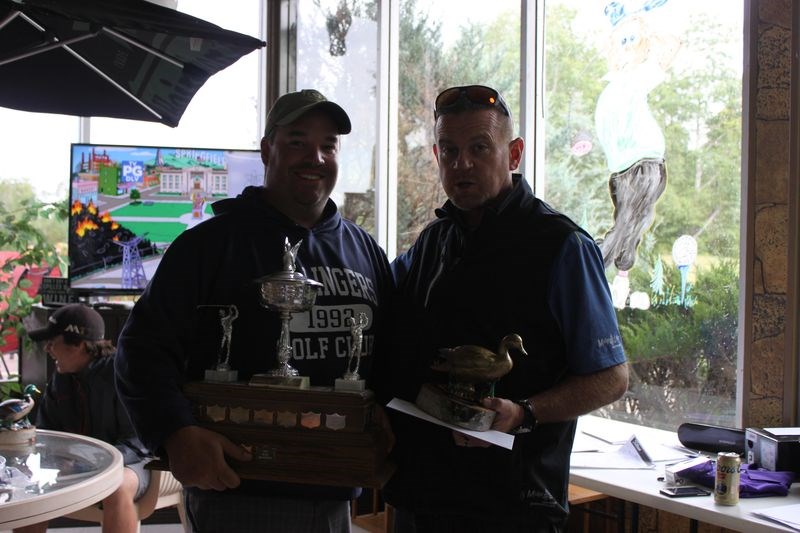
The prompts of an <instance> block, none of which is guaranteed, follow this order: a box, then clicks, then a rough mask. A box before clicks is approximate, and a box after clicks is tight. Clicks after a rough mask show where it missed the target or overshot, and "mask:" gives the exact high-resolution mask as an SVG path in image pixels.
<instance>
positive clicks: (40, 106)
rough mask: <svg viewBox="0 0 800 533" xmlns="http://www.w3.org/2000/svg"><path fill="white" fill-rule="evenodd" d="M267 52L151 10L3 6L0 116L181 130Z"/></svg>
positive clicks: (57, 3) (98, 2)
mask: <svg viewBox="0 0 800 533" xmlns="http://www.w3.org/2000/svg"><path fill="white" fill-rule="evenodd" d="M221 9H224V8H222V7H221ZM265 45H266V43H264V42H263V41H261V40H258V39H255V38H253V37H250V36H247V35H243V34H241V33H236V32H233V31H229V30H225V29H223V28H220V27H219V26H216V25H214V24H211V23H209V22H206V21H204V20H201V19H198V18H195V17H192V16H190V15H186V14H184V13H180V12H178V11H175V10H172V9H169V8H166V7H162V6H159V5H156V4H152V3H150V2H146V1H145V0H0V106H2V107H10V108H13V109H20V110H23V111H37V112H43V113H59V114H65V115H77V116H87V117H88V116H102V117H113V118H127V119H134V120H146V121H150V122H161V123H163V124H166V125H168V126H173V127H174V126H177V125H178V121H179V120H180V118H181V116H182V115H183V112H184V111H185V110H186V106H187V105H189V101H191V99H192V98H193V97H194V95H195V93H196V92H197V90H198V89H200V87H202V85H203V84H204V83H205V82H206V80H207V79H208V78H209V77H211V76H212V75H214V74H216V73H217V72H219V71H220V70H222V69H224V68H226V67H228V66H229V65H231V64H233V63H234V62H235V61H237V60H238V59H239V58H240V57H242V56H243V55H245V54H248V53H250V52H252V51H253V50H255V49H257V48H260V47H262V46H265Z"/></svg>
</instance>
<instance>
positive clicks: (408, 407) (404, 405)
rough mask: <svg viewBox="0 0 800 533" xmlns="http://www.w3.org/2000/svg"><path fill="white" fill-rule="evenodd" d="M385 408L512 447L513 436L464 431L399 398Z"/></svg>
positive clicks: (507, 447) (504, 446) (499, 432)
mask: <svg viewBox="0 0 800 533" xmlns="http://www.w3.org/2000/svg"><path fill="white" fill-rule="evenodd" d="M386 407H389V408H391V409H394V410H395V411H400V412H401V413H405V414H407V415H411V416H413V417H416V418H419V419H420V420H425V421H427V422H431V423H433V424H436V425H439V426H443V427H446V428H450V429H452V430H455V431H458V432H459V433H463V434H464V435H469V436H470V437H475V438H476V439H480V440H482V441H485V442H488V443H490V444H494V445H496V446H500V447H502V448H505V449H507V450H510V449H512V448H513V447H514V435H509V434H508V433H503V432H501V431H495V430H493V429H490V430H488V431H472V430H469V429H464V428H462V427H459V426H454V425H453V424H448V423H447V422H443V421H441V420H439V419H438V418H435V417H433V416H431V415H429V414H428V413H426V412H425V411H423V410H422V409H420V408H419V407H417V406H416V405H414V404H413V403H411V402H407V401H405V400H401V399H400V398H392V401H391V402H389V403H388V404H387V405H386Z"/></svg>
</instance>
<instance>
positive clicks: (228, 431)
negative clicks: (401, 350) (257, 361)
mask: <svg viewBox="0 0 800 533" xmlns="http://www.w3.org/2000/svg"><path fill="white" fill-rule="evenodd" d="M183 390H184V394H186V396H187V398H189V400H190V401H191V402H192V407H193V410H194V415H195V419H196V420H198V422H199V423H200V425H201V426H203V427H205V428H207V429H210V430H212V431H216V432H217V433H221V434H223V435H225V436H226V437H228V438H229V439H231V440H232V441H233V442H235V443H237V444H240V445H242V446H244V447H245V448H247V449H248V450H249V451H251V453H252V454H253V456H254V459H253V460H252V461H248V462H242V463H232V466H233V467H234V470H235V471H236V472H237V473H238V474H239V475H240V476H241V477H242V478H244V479H262V480H273V481H286V482H291V483H304V484H312V485H332V486H345V487H370V488H378V489H379V488H381V487H383V485H384V484H385V483H386V481H387V480H388V479H389V477H390V476H391V474H392V472H393V471H394V467H393V465H391V464H390V463H388V462H387V460H386V456H387V454H388V450H389V439H388V436H387V435H386V434H385V432H384V431H383V429H382V428H381V427H380V426H378V425H377V424H374V423H373V410H374V407H375V402H374V396H373V393H372V391H368V390H367V391H361V392H337V391H334V390H333V389H332V388H330V387H311V388H309V389H306V390H292V389H273V388H271V387H263V386H252V385H248V384H247V383H243V382H237V383H209V382H193V383H188V384H186V385H185V386H184V389H183ZM152 466H153V467H154V468H157V469H165V470H166V469H168V464H166V463H155V464H153V465H152Z"/></svg>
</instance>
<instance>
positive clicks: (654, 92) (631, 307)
mask: <svg viewBox="0 0 800 533" xmlns="http://www.w3.org/2000/svg"><path fill="white" fill-rule="evenodd" d="M742 13H743V6H742V2H741V1H737V2H730V1H714V2H712V1H708V2H694V1H690V0H651V1H627V2H605V1H592V2H585V1H578V0H550V1H548V2H547V4H546V15H545V25H544V27H545V51H544V53H545V56H544V65H545V78H544V79H545V94H544V101H545V109H544V114H545V121H546V123H545V142H546V147H545V176H544V180H543V181H541V180H540V181H539V182H537V193H538V194H539V196H540V197H543V198H544V199H546V200H547V201H548V202H549V203H551V204H552V205H553V206H554V207H556V208H557V209H559V210H561V211H563V212H565V213H567V214H568V215H570V216H571V217H572V218H573V219H574V220H575V221H576V222H578V223H579V224H581V225H582V226H583V227H584V228H586V229H587V230H589V232H590V233H591V234H592V235H594V236H595V238H597V239H598V241H599V242H600V247H601V250H602V252H603V255H604V258H605V260H606V273H607V277H608V279H609V282H610V285H611V290H612V296H613V297H614V300H615V305H616V306H617V308H618V317H619V321H620V329H621V332H622V336H623V343H624V345H625V349H626V352H627V354H628V357H629V360H630V361H631V371H632V372H631V382H630V387H629V391H628V394H627V395H626V397H625V399H624V400H623V401H620V402H617V403H616V404H614V405H613V406H612V407H610V408H608V409H605V410H604V411H607V412H608V413H609V414H610V415H611V416H613V417H615V418H620V419H625V420H630V421H634V422H646V423H648V424H650V425H657V426H662V427H665V428H670V429H674V428H675V427H677V426H678V425H679V424H680V423H682V422H687V421H699V422H708V423H712V424H719V425H726V426H734V425H736V420H735V417H736V413H735V393H736V357H737V319H738V299H739V292H738V286H739V285H738V283H739V262H738V261H739V224H740V220H739V214H740V191H741V178H740V160H741V157H740V156H741V88H742V47H743V43H742ZM662 161H663V162H664V165H662Z"/></svg>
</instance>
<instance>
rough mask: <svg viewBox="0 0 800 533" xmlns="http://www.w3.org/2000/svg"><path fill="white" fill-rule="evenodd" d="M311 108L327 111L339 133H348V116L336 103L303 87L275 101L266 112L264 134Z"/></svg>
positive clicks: (298, 116)
mask: <svg viewBox="0 0 800 533" xmlns="http://www.w3.org/2000/svg"><path fill="white" fill-rule="evenodd" d="M312 109H320V110H322V111H325V112H327V113H328V114H329V115H330V117H331V118H332V119H333V121H334V122H335V123H336V127H337V128H338V131H339V133H340V134H346V133H350V117H348V116H347V113H345V110H344V109H342V108H341V106H339V105H338V104H336V103H334V102H331V101H330V100H328V99H327V98H325V96H324V95H323V94H322V93H321V92H319V91H315V90H314V89H303V90H302V91H297V92H294V93H286V94H284V95H282V96H281V97H280V98H278V99H277V100H276V101H275V104H274V105H273V106H272V109H270V110H269V113H268V114H267V127H266V128H265V130H264V136H266V137H269V135H270V134H271V133H272V131H273V130H274V129H275V128H276V127H277V126H286V125H287V124H291V123H292V122H294V121H295V120H297V119H299V118H300V117H301V116H303V115H304V114H306V113H308V112H309V111H311V110H312Z"/></svg>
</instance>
